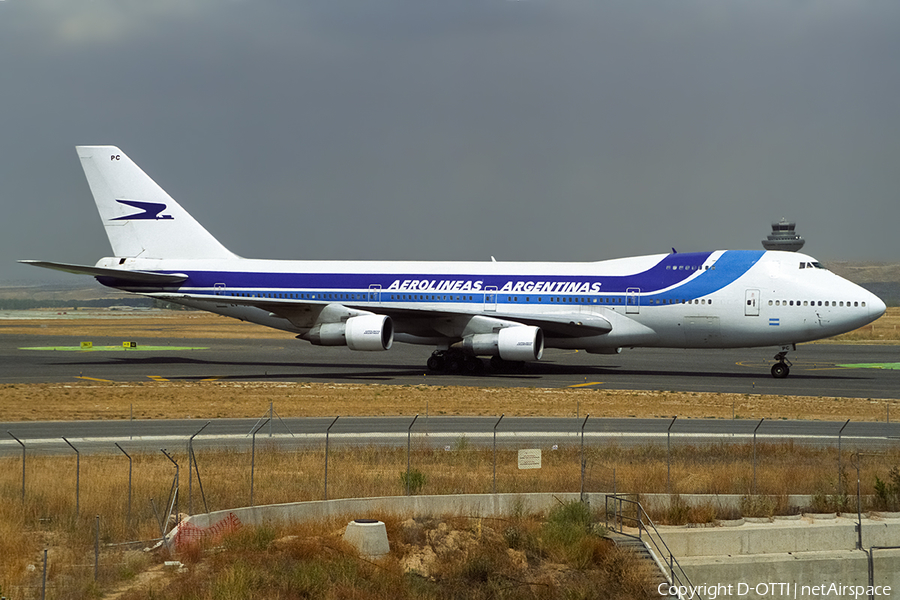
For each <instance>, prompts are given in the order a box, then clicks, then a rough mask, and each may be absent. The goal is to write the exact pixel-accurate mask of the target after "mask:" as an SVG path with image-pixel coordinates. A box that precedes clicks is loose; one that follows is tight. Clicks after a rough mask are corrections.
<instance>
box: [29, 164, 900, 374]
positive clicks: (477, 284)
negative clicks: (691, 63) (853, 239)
mask: <svg viewBox="0 0 900 600" xmlns="http://www.w3.org/2000/svg"><path fill="white" fill-rule="evenodd" d="M78 156H79V157H80V158H81V164H82V167H83V168H84V172H85V175H86V177H87V180H88V184H89V185H90V188H91V192H92V193H93V196H94V200H95V202H96V204H97V209H98V210H99V212H100V218H101V219H102V221H103V225H104V227H105V229H106V233H107V235H108V236H109V242H110V245H111V246H112V252H113V256H111V257H107V258H101V259H100V260H99V261H98V262H97V264H96V265H94V266H88V265H75V264H67V263H59V262H46V261H37V260H25V261H21V262H23V263H26V264H30V265H34V266H38V267H46V268H49V269H56V270H59V271H66V272H69V273H78V274H86V275H92V276H94V277H96V278H97V280H98V281H99V282H100V283H101V284H103V285H106V286H109V287H113V288H116V289H120V290H125V291H128V292H134V293H136V294H143V295H145V296H150V297H152V298H159V299H160V300H165V301H167V302H174V303H177V304H183V305H185V306H189V307H193V308H197V309H201V310H206V311H210V312H214V313H218V314H221V315H226V316H229V317H234V318H236V319H241V320H244V321H250V322H253V323H258V324H260V325H265V326H267V327H274V328H276V329H281V330H284V331H288V332H291V333H293V334H296V336H297V337H298V338H299V339H302V340H306V341H308V342H310V343H311V344H314V345H318V346H347V347H348V348H350V349H351V350H361V351H370V350H390V348H391V345H392V344H393V343H394V342H395V341H396V342H404V343H409V344H422V345H430V346H434V347H436V348H437V349H436V350H435V351H434V352H433V353H432V355H431V356H430V357H429V358H428V365H427V366H428V368H429V369H430V370H433V371H449V372H464V373H477V372H481V371H482V370H483V369H484V363H483V362H482V359H481V358H480V357H487V358H489V359H490V365H491V367H492V368H494V369H497V370H502V369H504V368H508V367H511V366H513V365H518V364H521V363H522V362H527V361H537V360H540V359H541V355H542V353H543V351H544V348H569V349H579V350H585V351H587V352H589V353H592V354H613V353H617V352H620V351H621V349H622V348H636V347H658V348H659V347H664V348H743V347H761V346H774V347H778V348H779V351H778V353H777V354H776V355H775V361H776V362H775V364H774V366H773V367H772V376H773V377H777V378H781V377H787V375H788V373H789V371H790V368H789V367H790V364H791V363H790V362H789V361H788V359H787V354H788V351H789V350H791V349H796V344H797V343H800V342H808V341H811V340H817V339H821V338H827V337H830V336H834V335H837V334H840V333H844V332H847V331H851V330H853V329H856V328H858V327H861V326H863V325H866V324H867V323H871V322H872V321H874V320H875V319H877V318H878V317H880V316H881V315H882V314H883V313H884V311H885V305H884V303H883V302H882V301H881V300H880V299H879V298H878V297H877V296H875V295H874V294H871V293H870V292H868V291H867V290H865V289H863V288H861V287H859V286H857V285H855V284H853V283H851V282H849V281H847V280H845V279H842V278H841V277H838V276H837V275H835V274H834V273H831V272H830V271H828V270H827V269H825V268H823V266H822V265H821V264H820V263H819V262H817V261H816V259H814V258H812V257H810V256H807V255H805V254H799V253H795V252H777V251H754V250H717V251H714V252H692V253H684V254H678V253H674V252H673V253H672V254H657V255H652V256H637V257H630V258H619V259H615V260H605V261H598V262H586V263H552V262H494V261H484V262H421V261H408V262H406V261H404V262H393V261H392V262H386V261H302V260H299V261H295V260H259V259H248V258H242V257H240V256H237V255H235V254H233V253H232V252H230V251H229V250H227V249H226V248H225V247H224V246H223V245H222V244H220V243H219V241H218V240H216V239H215V238H214V237H213V236H212V235H211V234H210V233H209V232H208V231H206V229H204V228H203V226H201V225H200V224H199V223H198V222H197V221H196V220H194V218H193V217H191V215H190V214H188V212H187V211H185V210H184V208H182V207H181V205H180V204H178V203H177V202H176V201H175V200H174V199H172V197H171V196H169V195H168V194H167V193H166V192H165V191H163V189H162V188H161V187H159V186H158V185H157V184H156V183H155V182H154V181H153V180H152V179H151V178H150V177H149V176H147V174H146V173H144V172H143V171H142V170H141V169H140V167H138V166H137V165H136V164H135V163H134V162H132V161H131V160H130V159H129V158H128V157H127V156H126V155H125V154H124V153H123V152H122V151H121V150H119V149H118V148H116V147H114V146H79V147H78Z"/></svg>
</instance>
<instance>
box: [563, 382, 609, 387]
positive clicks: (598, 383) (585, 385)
mask: <svg viewBox="0 0 900 600" xmlns="http://www.w3.org/2000/svg"><path fill="white" fill-rule="evenodd" d="M602 383H603V382H602V381H591V382H590V383H576V384H575V385H570V386H569V387H570V388H574V387H587V386H589V385H601V384H602Z"/></svg>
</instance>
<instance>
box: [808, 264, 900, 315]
mask: <svg viewBox="0 0 900 600" xmlns="http://www.w3.org/2000/svg"><path fill="white" fill-rule="evenodd" d="M825 266H826V267H828V268H829V269H831V271H833V272H834V273H837V274H838V275H840V276H841V277H844V278H845V279H849V280H850V281H852V282H853V283H856V284H859V285H861V286H862V287H864V288H866V289H867V290H869V291H870V292H872V293H873V294H875V295H876V296H878V297H879V298H881V299H882V300H884V301H885V303H886V304H887V305H888V306H900V263H863V262H847V261H833V262H828V263H826V264H825Z"/></svg>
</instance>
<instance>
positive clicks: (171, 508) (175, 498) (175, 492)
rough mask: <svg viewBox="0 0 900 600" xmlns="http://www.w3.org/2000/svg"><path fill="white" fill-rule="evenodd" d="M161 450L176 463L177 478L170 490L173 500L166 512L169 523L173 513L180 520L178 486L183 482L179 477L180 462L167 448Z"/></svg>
mask: <svg viewBox="0 0 900 600" xmlns="http://www.w3.org/2000/svg"><path fill="white" fill-rule="evenodd" d="M159 451H160V452H162V453H163V454H165V456H166V458H168V459H169V460H170V461H172V464H173V465H175V479H173V480H172V489H171V491H170V495H171V497H172V501H171V502H169V505H168V506H169V508H168V511H169V512H168V513H166V523H167V524H168V522H169V517H170V516H171V515H172V514H174V515H175V520H176V521H177V520H178V486H179V484H180V483H181V481H180V479H179V472H180V469H179V467H178V462H177V461H176V460H175V459H174V458H172V456H171V455H170V454H169V453H168V452H166V449H165V448H160V449H159Z"/></svg>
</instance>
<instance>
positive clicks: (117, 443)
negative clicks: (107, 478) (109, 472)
mask: <svg viewBox="0 0 900 600" xmlns="http://www.w3.org/2000/svg"><path fill="white" fill-rule="evenodd" d="M115 444H116V448H118V449H119V450H122V446H120V445H119V442H115ZM122 454H124V455H125V456H127V457H128V525H129V526H131V457H130V456H128V453H127V452H125V450H122Z"/></svg>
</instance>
